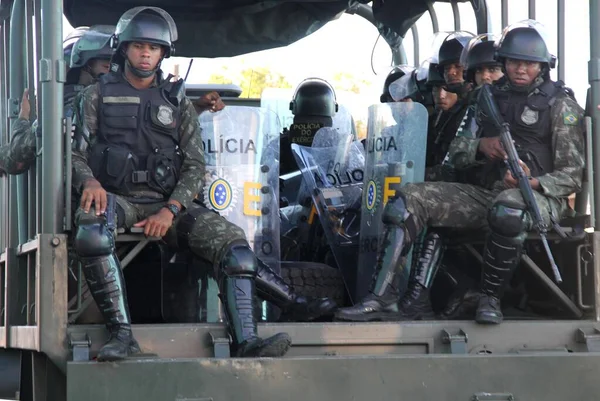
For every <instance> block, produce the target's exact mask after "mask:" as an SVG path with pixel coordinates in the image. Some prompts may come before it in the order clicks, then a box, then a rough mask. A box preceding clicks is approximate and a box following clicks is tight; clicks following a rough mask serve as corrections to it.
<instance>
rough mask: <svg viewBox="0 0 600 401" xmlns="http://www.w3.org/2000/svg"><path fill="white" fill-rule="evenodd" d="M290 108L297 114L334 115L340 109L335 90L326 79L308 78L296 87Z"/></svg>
mask: <svg viewBox="0 0 600 401" xmlns="http://www.w3.org/2000/svg"><path fill="white" fill-rule="evenodd" d="M290 110H291V111H292V114H294V115H295V116H324V117H333V116H334V115H335V113H337V111H338V104H337V100H336V97H335V90H334V89H333V86H331V84H330V83H329V82H327V81H325V80H324V79H321V78H307V79H305V80H304V81H302V82H300V84H299V85H298V87H297V88H296V91H295V92H294V98H293V99H292V101H291V102H290Z"/></svg>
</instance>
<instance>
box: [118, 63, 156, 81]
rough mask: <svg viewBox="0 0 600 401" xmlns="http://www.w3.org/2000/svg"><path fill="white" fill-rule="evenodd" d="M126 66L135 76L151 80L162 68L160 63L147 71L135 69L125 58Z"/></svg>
mask: <svg viewBox="0 0 600 401" xmlns="http://www.w3.org/2000/svg"><path fill="white" fill-rule="evenodd" d="M125 66H126V68H127V69H129V71H131V73H132V74H133V75H135V76H136V77H138V78H150V77H151V76H152V75H154V74H156V71H158V69H159V68H160V62H159V63H158V64H157V65H156V67H155V68H154V69H152V70H148V71H146V70H140V69H139V68H135V67H134V66H133V65H131V63H130V62H129V59H128V58H125Z"/></svg>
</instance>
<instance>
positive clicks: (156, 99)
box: [89, 73, 183, 198]
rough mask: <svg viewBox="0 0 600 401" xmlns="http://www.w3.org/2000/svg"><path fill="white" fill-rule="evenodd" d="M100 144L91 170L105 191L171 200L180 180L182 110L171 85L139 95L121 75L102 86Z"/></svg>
mask: <svg viewBox="0 0 600 401" xmlns="http://www.w3.org/2000/svg"><path fill="white" fill-rule="evenodd" d="M98 83H99V95H100V96H99V99H98V131H97V134H96V136H97V141H96V143H95V144H94V146H93V147H92V151H91V156H90V160H89V165H90V167H91V169H92V171H93V173H94V176H95V177H96V179H97V180H98V181H99V182H100V183H101V184H102V186H103V187H104V188H105V189H106V190H107V191H111V192H114V193H117V194H121V195H131V196H136V194H139V193H143V194H148V193H149V192H150V193H155V194H157V195H160V197H163V198H164V197H168V196H169V195H170V194H171V193H172V192H173V189H174V188H175V185H176V184H177V182H178V180H179V174H180V171H181V165H182V163H183V153H182V151H181V149H180V148H179V139H180V138H179V127H180V124H181V111H180V109H179V108H178V107H176V106H174V105H173V104H172V103H171V102H169V101H168V100H167V99H168V94H169V91H170V88H171V87H172V83H170V82H163V83H162V84H161V85H159V86H157V87H152V88H148V89H144V90H138V89H135V88H134V87H132V86H131V85H130V84H129V83H128V82H127V81H126V80H125V78H124V77H123V76H122V75H121V74H115V73H110V74H105V75H103V76H102V77H101V78H100V79H99V81H98Z"/></svg>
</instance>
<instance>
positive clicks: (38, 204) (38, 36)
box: [34, 0, 44, 233]
mask: <svg viewBox="0 0 600 401" xmlns="http://www.w3.org/2000/svg"><path fill="white" fill-rule="evenodd" d="M34 1H35V6H34V9H35V59H36V60H41V59H42V18H41V15H42V14H41V10H42V1H41V0H34ZM39 77H40V71H39V65H38V68H36V80H37V81H39V79H40V78H39ZM42 89H43V88H42V87H41V85H40V84H39V83H38V84H37V96H36V99H35V100H36V102H37V110H38V115H37V118H38V121H42V119H43V118H44V114H43V112H42V92H43V91H42ZM41 148H42V138H41V137H37V138H36V150H37V153H38V154H39V152H40V150H41ZM35 167H36V172H37V176H36V181H37V182H36V188H35V192H36V196H35V218H36V219H35V232H36V233H39V232H40V230H41V227H42V199H41V198H42V158H41V157H38V158H37V159H36V161H35Z"/></svg>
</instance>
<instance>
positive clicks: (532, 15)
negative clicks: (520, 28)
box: [528, 0, 535, 19]
mask: <svg viewBox="0 0 600 401" xmlns="http://www.w3.org/2000/svg"><path fill="white" fill-rule="evenodd" d="M528 15H529V18H530V19H535V0H529V9H528Z"/></svg>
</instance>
